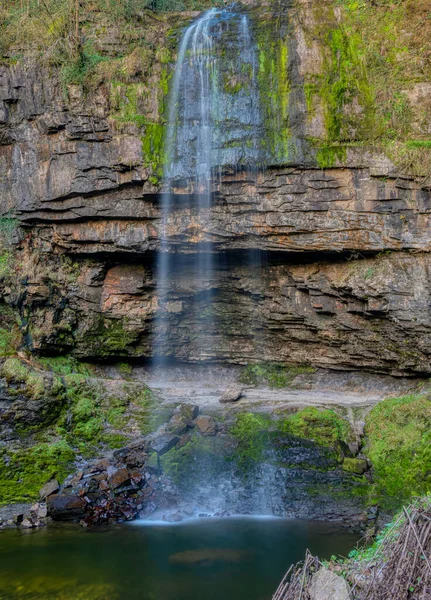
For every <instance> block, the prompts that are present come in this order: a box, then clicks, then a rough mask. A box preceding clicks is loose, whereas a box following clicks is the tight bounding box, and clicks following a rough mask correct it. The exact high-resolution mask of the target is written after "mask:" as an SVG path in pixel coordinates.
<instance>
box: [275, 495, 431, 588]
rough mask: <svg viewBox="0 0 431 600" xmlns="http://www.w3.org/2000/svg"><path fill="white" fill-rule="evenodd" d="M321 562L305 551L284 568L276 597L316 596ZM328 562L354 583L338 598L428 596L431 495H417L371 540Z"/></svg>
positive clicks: (429, 585)
mask: <svg viewBox="0 0 431 600" xmlns="http://www.w3.org/2000/svg"><path fill="white" fill-rule="evenodd" d="M323 566H324V565H323V563H321V561H320V560H319V558H317V557H315V556H312V555H311V554H310V553H307V556H306V558H305V561H304V562H302V563H299V564H297V565H294V566H292V567H291V568H290V569H289V571H288V572H287V573H286V575H285V576H284V578H283V580H282V582H281V584H280V586H279V588H278V590H277V591H276V593H275V595H274V596H273V599H272V600H314V596H313V595H312V593H311V587H312V581H313V577H314V575H315V573H317V572H318V570H319V569H320V568H321V567H323ZM325 566H327V567H329V569H330V570H332V571H333V572H335V573H337V574H338V575H340V576H342V577H344V578H345V579H346V580H347V581H348V582H349V584H350V586H351V589H350V592H349V593H347V595H346V598H340V600H429V599H430V598H431V497H430V496H428V497H426V498H417V499H416V500H415V501H414V502H413V503H412V504H411V505H410V506H409V507H408V508H403V510H402V511H401V512H400V514H399V515H398V517H397V518H396V519H395V520H394V521H393V523H392V524H391V525H390V526H388V527H387V528H386V529H385V530H384V532H383V533H382V534H381V535H380V536H378V537H377V539H376V542H375V543H374V544H373V546H371V547H369V548H365V549H360V550H355V551H353V552H352V553H351V558H349V559H348V560H345V561H344V560H343V561H337V560H332V561H331V562H330V563H329V565H327V564H326V565H325ZM327 600H333V598H332V597H331V598H329V597H328V599H327ZM337 600H338V597H337Z"/></svg>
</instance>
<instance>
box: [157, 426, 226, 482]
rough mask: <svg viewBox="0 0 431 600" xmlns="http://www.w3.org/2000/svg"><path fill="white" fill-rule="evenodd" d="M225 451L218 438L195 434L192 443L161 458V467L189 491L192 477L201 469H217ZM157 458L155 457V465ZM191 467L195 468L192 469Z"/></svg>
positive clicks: (174, 449) (176, 448)
mask: <svg viewBox="0 0 431 600" xmlns="http://www.w3.org/2000/svg"><path fill="white" fill-rule="evenodd" d="M222 453H223V449H222V448H220V445H219V443H218V440H217V438H215V437H212V438H208V437H204V436H201V435H196V434H194V435H193V436H192V437H191V439H190V441H189V442H188V443H187V444H185V445H184V446H182V447H180V448H178V447H175V448H173V449H172V450H170V451H169V452H167V453H166V454H163V455H162V456H161V457H160V458H159V461H160V467H161V469H162V471H163V473H164V474H165V475H166V476H168V477H169V478H170V479H172V481H173V482H174V483H176V484H177V485H178V486H180V488H182V489H185V490H187V488H188V487H189V486H190V477H192V478H194V476H195V475H194V474H195V473H197V472H199V471H198V469H199V468H202V467H203V468H204V469H205V465H211V469H217V465H218V464H219V465H221V462H222V461H224V457H223V456H222ZM154 461H155V457H153V464H154ZM191 465H193V468H192V469H191V468H190V467H191Z"/></svg>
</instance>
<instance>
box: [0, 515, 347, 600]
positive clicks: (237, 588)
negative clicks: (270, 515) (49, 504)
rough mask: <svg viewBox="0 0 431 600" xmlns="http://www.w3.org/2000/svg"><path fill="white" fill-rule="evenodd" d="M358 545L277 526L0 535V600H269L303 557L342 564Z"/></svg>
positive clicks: (208, 524) (223, 522)
mask: <svg viewBox="0 0 431 600" xmlns="http://www.w3.org/2000/svg"><path fill="white" fill-rule="evenodd" d="M356 541H357V536H355V535H353V534H350V533H347V532H346V531H345V530H343V529H341V528H340V527H338V526H335V525H331V524H328V523H316V522H306V521H289V520H285V519H261V518H245V517H244V518H229V519H200V520H195V521H190V522H184V523H180V524H175V525H164V524H157V523H155V524H148V523H140V522H135V523H133V524H127V525H116V526H112V527H109V528H106V529H96V530H92V531H88V530H83V529H80V528H79V527H75V526H70V527H61V528H47V529H43V530H40V531H21V530H14V531H12V530H6V531H3V532H1V533H0V598H1V600H270V599H271V596H272V594H273V592H274V591H275V589H276V587H277V585H278V583H279V580H280V579H281V577H282V576H283V574H284V573H285V571H286V570H287V568H288V567H289V566H290V565H291V564H292V563H293V562H296V561H298V560H301V559H302V558H303V556H304V553H305V550H306V549H307V548H309V549H310V550H311V552H313V553H315V554H318V555H319V556H320V557H321V558H329V556H330V555H331V554H335V553H337V554H343V555H346V554H347V553H348V552H349V550H350V549H351V548H352V547H353V546H354V544H355V543H356Z"/></svg>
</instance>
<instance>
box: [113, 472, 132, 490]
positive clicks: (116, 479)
mask: <svg viewBox="0 0 431 600" xmlns="http://www.w3.org/2000/svg"><path fill="white" fill-rule="evenodd" d="M129 482H130V473H129V471H128V469H126V468H123V469H118V471H115V473H113V474H112V475H111V476H110V477H109V483H110V484H111V486H112V487H113V488H114V489H116V488H119V487H120V486H122V485H126V484H127V483H129Z"/></svg>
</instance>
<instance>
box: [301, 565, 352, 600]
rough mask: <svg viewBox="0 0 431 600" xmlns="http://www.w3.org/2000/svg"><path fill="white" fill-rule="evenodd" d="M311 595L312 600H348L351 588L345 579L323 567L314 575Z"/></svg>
mask: <svg viewBox="0 0 431 600" xmlns="http://www.w3.org/2000/svg"><path fill="white" fill-rule="evenodd" d="M309 594H310V598H311V600H347V599H348V598H349V594H350V586H349V584H348V583H347V581H346V580H345V579H343V578H342V577H340V576H339V575H336V574H335V573H333V572H332V571H330V570H329V569H325V568H324V567H322V568H320V569H319V570H318V571H317V573H315V574H314V575H313V578H312V580H311V586H310V591H309Z"/></svg>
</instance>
